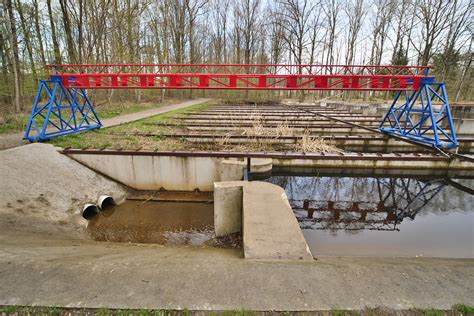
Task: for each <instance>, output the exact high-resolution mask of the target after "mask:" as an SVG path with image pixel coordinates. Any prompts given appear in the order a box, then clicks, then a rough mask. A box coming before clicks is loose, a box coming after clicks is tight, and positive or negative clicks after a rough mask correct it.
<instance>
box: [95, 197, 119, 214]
mask: <svg viewBox="0 0 474 316" xmlns="http://www.w3.org/2000/svg"><path fill="white" fill-rule="evenodd" d="M115 204H116V203H115V200H114V198H113V197H111V196H109V195H105V194H104V195H101V196H99V200H98V201H97V206H98V207H99V209H100V210H101V211H104V210H105V209H107V208H108V207H110V206H112V205H115Z"/></svg>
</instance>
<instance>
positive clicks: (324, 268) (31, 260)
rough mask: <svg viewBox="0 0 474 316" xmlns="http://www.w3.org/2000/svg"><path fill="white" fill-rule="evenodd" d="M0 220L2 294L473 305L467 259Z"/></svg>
mask: <svg viewBox="0 0 474 316" xmlns="http://www.w3.org/2000/svg"><path fill="white" fill-rule="evenodd" d="M0 223H2V224H3V225H2V226H0V245H1V247H0V280H1V282H0V304H17V305H33V304H34V305H43V306H52V305H56V306H76V307H109V308H169V309H174V308H178V309H179V308H188V309H197V310H210V309H214V310H216V309H217V310H223V309H234V310H235V309H254V310H329V309H334V308H341V309H361V308H364V307H366V306H368V307H375V306H381V305H383V306H387V307H389V308H394V309H406V308H411V307H420V308H422V307H434V308H443V309H446V308H450V307H451V306H452V305H453V304H456V303H459V302H464V303H466V304H470V305H474V296H473V295H472V293H474V260H448V259H428V258H416V259H415V258H413V259H407V258H394V259H392V258H384V259H382V258H320V259H319V260H317V261H304V262H303V261H291V262H289V261H272V262H265V261H253V260H242V258H241V253H240V252H239V251H237V250H225V249H209V248H165V247H160V246H157V245H143V244H142V245H135V244H114V243H106V242H103V243H100V242H92V241H77V240H70V239H59V238H58V236H43V235H37V234H36V235H28V234H25V233H24V232H17V231H14V230H9V229H8V228H6V227H5V225H8V222H5V221H2V219H0Z"/></svg>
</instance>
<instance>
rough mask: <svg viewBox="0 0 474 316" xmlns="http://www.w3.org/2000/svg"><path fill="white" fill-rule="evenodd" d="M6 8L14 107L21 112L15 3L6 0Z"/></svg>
mask: <svg viewBox="0 0 474 316" xmlns="http://www.w3.org/2000/svg"><path fill="white" fill-rule="evenodd" d="M5 9H6V11H7V15H8V25H9V30H10V32H9V33H10V34H8V35H9V36H8V37H9V39H10V47H11V52H12V53H11V58H10V60H11V63H12V69H13V86H14V101H13V104H14V107H15V111H16V112H20V111H21V110H22V104H21V100H20V58H19V54H18V42H17V38H18V34H17V31H16V25H15V15H14V13H13V5H12V0H6V6H5Z"/></svg>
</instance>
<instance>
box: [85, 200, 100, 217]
mask: <svg viewBox="0 0 474 316" xmlns="http://www.w3.org/2000/svg"><path fill="white" fill-rule="evenodd" d="M98 213H99V208H98V207H97V205H95V204H90V203H88V204H86V205H84V207H83V209H82V217H84V218H85V219H87V220H91V219H92V218H93V217H94V216H96V215H97V214H98Z"/></svg>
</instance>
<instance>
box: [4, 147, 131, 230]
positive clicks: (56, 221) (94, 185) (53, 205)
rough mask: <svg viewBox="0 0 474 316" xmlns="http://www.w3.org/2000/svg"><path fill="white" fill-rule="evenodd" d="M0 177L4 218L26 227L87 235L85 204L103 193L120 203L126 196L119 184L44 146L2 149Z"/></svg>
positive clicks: (16, 225)
mask: <svg viewBox="0 0 474 316" xmlns="http://www.w3.org/2000/svg"><path fill="white" fill-rule="evenodd" d="M0 179H1V181H0V200H1V202H0V203H1V204H0V214H1V216H2V217H3V218H4V219H6V220H4V221H3V222H4V223H6V222H7V221H8V223H9V225H10V226H13V227H15V228H18V229H25V230H28V231H44V232H48V233H55V232H58V231H63V232H66V231H67V234H68V235H69V236H73V235H76V236H85V227H86V226H87V221H86V220H85V219H84V218H83V217H82V216H81V211H82V208H83V205H84V204H85V203H95V202H96V201H97V199H98V198H99V196H100V195H101V194H107V195H110V196H112V197H113V198H114V199H115V200H116V201H120V200H122V199H124V198H125V195H126V191H125V189H124V188H123V187H122V186H121V185H119V184H117V183H116V182H114V181H111V180H108V179H106V178H105V177H103V176H101V175H99V174H97V173H95V172H94V171H92V170H90V169H89V168H87V167H85V166H83V165H81V164H80V163H78V162H76V161H74V160H72V159H70V158H69V157H67V156H64V155H61V154H60V153H59V152H58V150H57V148H55V147H54V146H52V145H46V144H30V145H26V146H22V147H17V148H12V149H8V150H4V151H0Z"/></svg>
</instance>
